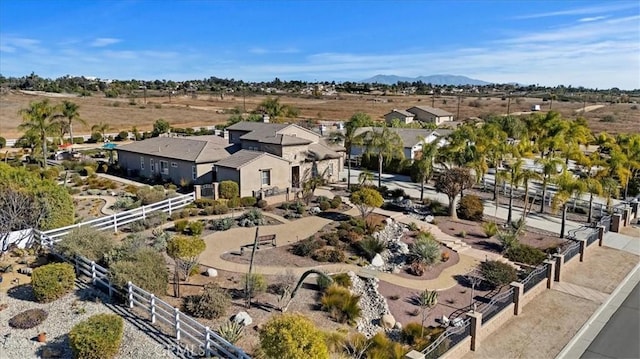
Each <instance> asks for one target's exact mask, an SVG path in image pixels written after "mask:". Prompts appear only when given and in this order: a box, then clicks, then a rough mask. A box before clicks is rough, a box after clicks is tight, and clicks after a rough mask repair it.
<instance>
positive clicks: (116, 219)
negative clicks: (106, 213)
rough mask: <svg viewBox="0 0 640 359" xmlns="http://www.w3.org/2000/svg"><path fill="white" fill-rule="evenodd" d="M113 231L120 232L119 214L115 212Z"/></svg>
mask: <svg viewBox="0 0 640 359" xmlns="http://www.w3.org/2000/svg"><path fill="white" fill-rule="evenodd" d="M113 231H114V232H115V233H118V215H117V214H115V213H114V214H113Z"/></svg>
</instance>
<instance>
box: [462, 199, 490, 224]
mask: <svg viewBox="0 0 640 359" xmlns="http://www.w3.org/2000/svg"><path fill="white" fill-rule="evenodd" d="M483 212H484V205H483V204H482V201H481V200H480V197H478V196H474V195H471V194H468V195H466V196H464V197H462V198H461V199H460V203H459V204H458V216H459V217H460V218H462V219H468V220H470V221H477V222H479V221H482V215H483Z"/></svg>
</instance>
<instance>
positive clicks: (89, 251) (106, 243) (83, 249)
mask: <svg viewBox="0 0 640 359" xmlns="http://www.w3.org/2000/svg"><path fill="white" fill-rule="evenodd" d="M114 247H115V242H114V241H113V240H112V239H111V237H110V236H109V235H108V234H107V232H103V231H99V230H97V229H95V228H91V227H89V226H83V227H78V228H74V229H72V230H71V232H69V234H67V235H66V236H64V237H63V238H62V240H61V241H60V242H58V243H56V245H55V248H56V251H58V252H59V253H61V254H62V255H64V256H66V257H69V258H73V256H75V255H80V256H83V257H85V258H87V259H88V260H90V261H95V262H100V261H102V260H103V258H104V255H105V254H106V253H109V251H111V250H112V249H113V248H114Z"/></svg>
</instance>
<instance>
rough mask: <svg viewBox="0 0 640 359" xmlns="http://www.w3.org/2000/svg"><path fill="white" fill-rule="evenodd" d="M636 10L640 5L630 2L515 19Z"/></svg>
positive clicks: (528, 15) (537, 14)
mask: <svg viewBox="0 0 640 359" xmlns="http://www.w3.org/2000/svg"><path fill="white" fill-rule="evenodd" d="M565 4H570V2H567V3H565ZM634 8H635V9H637V8H638V3H636V2H634V1H629V2H624V3H610V4H607V5H600V6H588V7H582V8H576V9H568V10H560V11H550V12H542V13H534V14H527V15H521V16H516V17H515V19H537V18H543V17H556V16H571V15H590V14H601V13H607V12H613V11H619V10H626V9H634Z"/></svg>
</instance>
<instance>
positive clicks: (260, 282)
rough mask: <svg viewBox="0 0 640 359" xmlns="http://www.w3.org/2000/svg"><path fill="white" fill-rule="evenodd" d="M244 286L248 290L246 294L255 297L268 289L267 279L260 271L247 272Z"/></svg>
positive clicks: (243, 280) (243, 278)
mask: <svg viewBox="0 0 640 359" xmlns="http://www.w3.org/2000/svg"><path fill="white" fill-rule="evenodd" d="M242 288H244V289H245V291H247V290H248V293H245V294H247V295H250V296H251V297H254V296H256V295H257V294H260V293H264V291H266V290H267V281H266V279H265V278H264V276H263V275H262V274H260V273H251V274H249V273H247V274H245V275H244V277H242Z"/></svg>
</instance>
